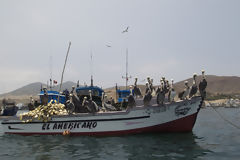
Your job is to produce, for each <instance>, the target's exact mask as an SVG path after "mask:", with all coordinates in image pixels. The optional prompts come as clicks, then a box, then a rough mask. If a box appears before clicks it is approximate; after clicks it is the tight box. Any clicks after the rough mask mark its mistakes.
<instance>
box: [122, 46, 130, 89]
mask: <svg viewBox="0 0 240 160" xmlns="http://www.w3.org/2000/svg"><path fill="white" fill-rule="evenodd" d="M122 78H123V79H125V80H126V89H127V86H128V80H129V79H130V78H132V76H128V49H127V50H126V76H125V77H124V76H122Z"/></svg>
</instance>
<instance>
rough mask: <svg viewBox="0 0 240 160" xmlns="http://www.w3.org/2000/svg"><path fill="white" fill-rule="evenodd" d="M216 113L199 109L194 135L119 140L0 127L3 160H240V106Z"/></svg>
mask: <svg viewBox="0 0 240 160" xmlns="http://www.w3.org/2000/svg"><path fill="white" fill-rule="evenodd" d="M216 110H217V112H216V111H215V110H214V109H213V108H207V109H201V110H200V113H199V115H198V119H197V121H196V124H195V126H194V129H193V131H192V132H190V133H164V134H139V135H128V136H119V137H87V136H84V137H68V136H67V137H66V136H60V135H58V136H18V135H5V134H3V131H2V126H1V125H0V160H28V159H29V160H30V159H37V160H52V159H53V160H58V159H66V160H75V159H76V160H79V159H93V160H99V159H102V160H118V159H119V160H121V159H132V160H151V159H153V160H155V159H161V160H164V159H166V160H171V159H172V160H178V159H180V160H188V159H189V160H191V159H204V160H205V159H207V160H215V159H216V160H225V159H234V160H239V159H240V129H239V128H237V126H239V127H240V108H228V109H227V108H217V109H216ZM219 114H220V115H221V116H219ZM224 119H225V120H224ZM226 120H228V121H230V122H231V123H233V124H234V125H235V126H233V125H232V124H230V123H229V122H227V121H226Z"/></svg>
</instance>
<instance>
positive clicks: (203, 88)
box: [198, 70, 207, 98]
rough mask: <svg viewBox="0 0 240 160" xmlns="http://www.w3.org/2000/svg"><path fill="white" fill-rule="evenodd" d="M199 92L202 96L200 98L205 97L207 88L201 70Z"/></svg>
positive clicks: (203, 72)
mask: <svg viewBox="0 0 240 160" xmlns="http://www.w3.org/2000/svg"><path fill="white" fill-rule="evenodd" d="M198 87H199V91H200V95H201V96H202V98H205V97H206V88H207V80H206V78H205V71H204V70H202V80H201V82H200V83H199V86H198Z"/></svg>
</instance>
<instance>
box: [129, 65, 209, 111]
mask: <svg viewBox="0 0 240 160" xmlns="http://www.w3.org/2000/svg"><path fill="white" fill-rule="evenodd" d="M196 77H197V74H196V73H194V74H193V84H192V85H191V86H189V83H188V81H185V82H184V85H185V88H184V90H183V91H181V92H180V93H178V96H177V97H178V98H179V99H180V100H186V99H190V98H192V97H193V96H195V95H196V94H197V91H198V89H199V93H200V95H201V97H202V98H205V96H206V87H207V81H206V77H205V71H204V70H202V80H201V81H200V83H199V85H198V86H197V82H196ZM137 81H138V78H135V82H134V89H132V87H131V86H130V96H129V98H128V103H129V104H128V106H130V107H132V106H134V105H135V100H134V96H135V98H138V97H140V98H141V97H143V96H142V92H141V90H140V88H139V87H138V85H137ZM173 83H174V80H173V79H171V83H170V82H169V81H168V80H166V78H165V77H162V78H161V79H160V86H158V87H154V86H153V79H151V78H150V77H147V82H146V90H145V95H144V97H143V103H144V105H145V106H147V105H148V104H149V103H150V101H151V99H152V97H153V96H156V97H157V103H158V104H159V105H163V104H164V102H166V101H167V102H173V101H174V99H175V97H176V95H177V93H176V91H175V89H174V86H173ZM132 90H134V96H133V91H132Z"/></svg>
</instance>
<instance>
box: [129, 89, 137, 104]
mask: <svg viewBox="0 0 240 160" xmlns="http://www.w3.org/2000/svg"><path fill="white" fill-rule="evenodd" d="M134 106H136V102H135V100H134V97H133V92H132V86H130V95H129V97H128V107H130V108H132V107H134Z"/></svg>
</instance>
